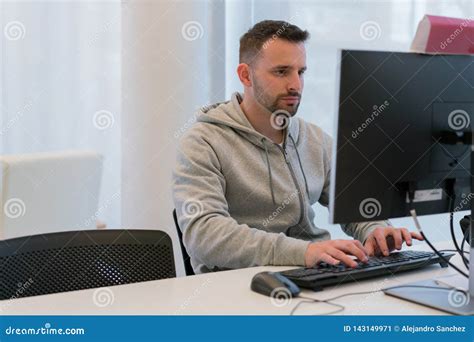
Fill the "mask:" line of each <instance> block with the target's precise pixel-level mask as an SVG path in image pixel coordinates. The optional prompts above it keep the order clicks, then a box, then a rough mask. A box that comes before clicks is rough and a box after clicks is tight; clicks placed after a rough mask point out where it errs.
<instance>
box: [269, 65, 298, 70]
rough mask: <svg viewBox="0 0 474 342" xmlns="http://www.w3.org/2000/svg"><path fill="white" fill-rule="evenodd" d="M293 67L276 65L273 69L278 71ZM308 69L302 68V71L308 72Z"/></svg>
mask: <svg viewBox="0 0 474 342" xmlns="http://www.w3.org/2000/svg"><path fill="white" fill-rule="evenodd" d="M292 68H293V67H292V66H291V65H276V66H274V67H272V69H273V70H277V69H292ZM306 69H307V67H305V66H304V67H302V68H301V69H300V70H303V71H306Z"/></svg>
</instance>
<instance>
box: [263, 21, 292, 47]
mask: <svg viewBox="0 0 474 342" xmlns="http://www.w3.org/2000/svg"><path fill="white" fill-rule="evenodd" d="M288 26H290V23H288V22H285V23H284V24H283V25H281V27H280V28H279V29H278V30H277V31H276V32H275V33H274V34H273V35H272V36H271V38H269V39H268V40H267V41H266V42H265V43H263V45H262V49H264V50H265V49H267V48H268V47H269V46H270V44H272V43H273V42H274V41H275V40H277V39H278V37H280V36H281V35H282V34H283V32H285V31H286V29H287V27H288Z"/></svg>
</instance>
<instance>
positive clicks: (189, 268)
mask: <svg viewBox="0 0 474 342" xmlns="http://www.w3.org/2000/svg"><path fill="white" fill-rule="evenodd" d="M173 219H174V225H175V227H176V231H177V232H178V238H179V245H180V246H181V253H182V254H183V262H184V271H185V272H186V275H187V276H190V275H194V270H193V267H192V266H191V258H190V256H189V254H188V252H187V251H186V247H184V243H183V233H182V232H181V229H180V228H179V224H178V216H177V215H176V209H174V210H173Z"/></svg>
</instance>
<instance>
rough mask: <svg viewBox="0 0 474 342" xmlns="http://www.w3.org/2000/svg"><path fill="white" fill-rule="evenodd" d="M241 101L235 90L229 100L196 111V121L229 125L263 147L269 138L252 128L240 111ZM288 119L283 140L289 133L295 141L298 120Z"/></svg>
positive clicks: (286, 139)
mask: <svg viewBox="0 0 474 342" xmlns="http://www.w3.org/2000/svg"><path fill="white" fill-rule="evenodd" d="M241 102H242V95H241V94H240V93H238V92H236V93H234V94H232V98H231V100H230V101H226V102H220V103H216V104H213V105H209V106H205V107H203V108H201V110H200V111H199V112H198V116H197V121H198V122H207V123H213V124H218V125H224V126H228V127H231V128H232V129H234V130H235V131H236V132H237V133H238V134H239V135H241V136H242V137H244V138H245V139H247V140H248V141H250V142H252V143H253V144H254V145H256V146H258V147H260V148H262V149H265V148H266V145H265V142H264V141H271V140H270V139H268V138H267V137H266V136H264V135H263V134H261V133H259V132H257V131H256V130H255V128H253V126H252V124H251V123H250V122H249V121H248V119H247V117H246V116H245V114H244V112H243V111H242V108H240V103H241ZM289 120H290V122H289V125H288V128H287V129H286V137H285V139H284V141H288V137H289V136H290V135H291V137H292V138H293V140H294V142H295V143H297V142H298V135H299V120H298V119H297V118H295V117H292V118H290V119H289ZM295 148H296V146H295Z"/></svg>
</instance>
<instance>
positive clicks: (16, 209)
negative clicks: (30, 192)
mask: <svg viewBox="0 0 474 342" xmlns="http://www.w3.org/2000/svg"><path fill="white" fill-rule="evenodd" d="M3 212H4V213H5V215H6V216H7V217H8V218H11V219H16V218H19V217H21V216H24V215H25V214H26V205H25V202H23V201H22V200H21V199H20V198H10V199H9V200H7V201H6V202H5V205H4V206H3Z"/></svg>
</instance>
